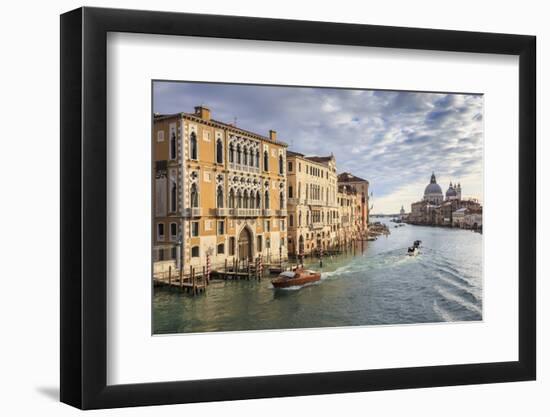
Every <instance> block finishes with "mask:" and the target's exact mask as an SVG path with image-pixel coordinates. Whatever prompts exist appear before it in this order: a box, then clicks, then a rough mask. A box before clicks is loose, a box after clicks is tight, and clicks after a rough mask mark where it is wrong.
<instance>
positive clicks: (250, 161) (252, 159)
mask: <svg viewBox="0 0 550 417" xmlns="http://www.w3.org/2000/svg"><path fill="white" fill-rule="evenodd" d="M248 165H250V166H251V167H253V166H254V149H252V148H250V158H249V159H248Z"/></svg>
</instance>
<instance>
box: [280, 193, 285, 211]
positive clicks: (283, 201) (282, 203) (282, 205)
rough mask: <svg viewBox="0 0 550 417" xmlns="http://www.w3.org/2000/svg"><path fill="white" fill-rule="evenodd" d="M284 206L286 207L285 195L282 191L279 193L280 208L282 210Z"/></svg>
mask: <svg viewBox="0 0 550 417" xmlns="http://www.w3.org/2000/svg"><path fill="white" fill-rule="evenodd" d="M284 207H285V195H284V193H283V192H282V191H281V192H280V193H279V209H280V210H282V209H284Z"/></svg>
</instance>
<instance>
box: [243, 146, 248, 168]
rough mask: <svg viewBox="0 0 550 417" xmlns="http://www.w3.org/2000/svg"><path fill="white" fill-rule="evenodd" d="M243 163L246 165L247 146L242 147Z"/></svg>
mask: <svg viewBox="0 0 550 417" xmlns="http://www.w3.org/2000/svg"><path fill="white" fill-rule="evenodd" d="M243 165H248V148H247V147H246V146H245V147H244V148H243Z"/></svg>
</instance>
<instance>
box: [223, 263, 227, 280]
mask: <svg viewBox="0 0 550 417" xmlns="http://www.w3.org/2000/svg"><path fill="white" fill-rule="evenodd" d="M223 279H224V280H226V279H227V258H225V265H224V268H223Z"/></svg>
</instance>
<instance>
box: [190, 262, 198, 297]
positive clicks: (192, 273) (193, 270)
mask: <svg viewBox="0 0 550 417" xmlns="http://www.w3.org/2000/svg"><path fill="white" fill-rule="evenodd" d="M191 277H192V282H193V295H196V294H197V284H196V281H195V268H194V267H193V268H192V269H191Z"/></svg>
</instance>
